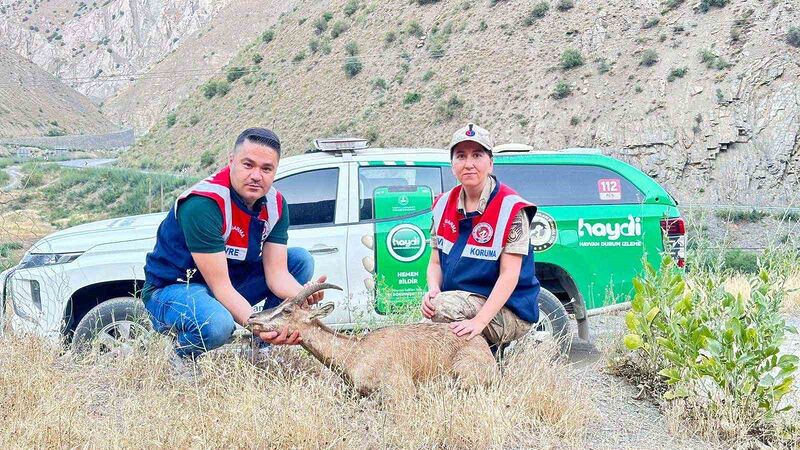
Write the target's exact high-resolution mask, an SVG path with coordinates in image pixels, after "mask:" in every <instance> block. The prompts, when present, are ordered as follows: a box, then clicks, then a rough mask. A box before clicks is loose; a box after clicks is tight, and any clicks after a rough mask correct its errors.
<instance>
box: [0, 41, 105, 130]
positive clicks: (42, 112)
mask: <svg viewBox="0 0 800 450" xmlns="http://www.w3.org/2000/svg"><path fill="white" fill-rule="evenodd" d="M115 130H116V127H115V126H114V125H113V124H112V123H111V122H110V121H109V120H108V119H106V118H105V117H104V116H103V115H102V114H101V113H100V111H99V110H98V109H97V107H96V106H95V105H94V104H92V102H91V101H89V99H88V98H86V97H85V96H83V95H82V94H80V93H78V92H75V91H74V90H73V89H71V88H69V87H68V86H66V85H65V84H63V83H62V82H60V81H59V80H57V79H56V78H55V77H53V76H52V75H50V74H49V73H47V72H45V71H44V70H42V69H41V68H39V67H38V66H36V65H35V64H33V63H31V62H30V61H27V60H25V59H23V58H21V57H19V56H18V55H16V54H14V53H11V52H9V51H8V50H6V49H5V48H0V138H3V137H18V136H59V135H64V134H101V133H106V132H109V131H115Z"/></svg>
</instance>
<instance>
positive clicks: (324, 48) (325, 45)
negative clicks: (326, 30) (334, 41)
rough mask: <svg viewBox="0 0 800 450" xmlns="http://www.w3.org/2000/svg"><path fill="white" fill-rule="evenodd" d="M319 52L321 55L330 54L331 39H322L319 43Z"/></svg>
mask: <svg viewBox="0 0 800 450" xmlns="http://www.w3.org/2000/svg"><path fill="white" fill-rule="evenodd" d="M319 52H320V53H322V54H323V55H330V54H331V41H330V40H329V39H328V38H325V39H323V40H322V41H320V43H319Z"/></svg>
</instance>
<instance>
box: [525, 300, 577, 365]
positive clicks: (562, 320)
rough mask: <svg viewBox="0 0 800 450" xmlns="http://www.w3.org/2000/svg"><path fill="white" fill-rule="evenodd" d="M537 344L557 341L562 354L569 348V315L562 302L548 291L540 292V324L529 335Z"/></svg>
mask: <svg viewBox="0 0 800 450" xmlns="http://www.w3.org/2000/svg"><path fill="white" fill-rule="evenodd" d="M529 336H530V337H531V338H533V339H534V340H535V341H537V342H543V341H546V340H555V341H556V342H557V343H558V345H559V347H561V350H562V352H563V351H566V349H567V347H568V346H569V344H570V342H568V341H569V315H568V314H567V310H566V309H564V305H562V304H561V301H560V300H559V299H558V297H556V296H555V295H553V293H552V292H550V291H548V290H547V289H541V290H540V291H539V322H538V323H537V324H536V325H534V327H533V329H531V332H530V334H529Z"/></svg>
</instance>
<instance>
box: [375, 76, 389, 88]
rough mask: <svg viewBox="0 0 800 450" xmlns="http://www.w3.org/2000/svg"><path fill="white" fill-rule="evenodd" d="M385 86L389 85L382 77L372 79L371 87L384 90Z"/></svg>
mask: <svg viewBox="0 0 800 450" xmlns="http://www.w3.org/2000/svg"><path fill="white" fill-rule="evenodd" d="M387 87H389V84H388V83H387V82H386V80H384V79H383V78H375V79H374V80H372V89H378V90H381V91H383V90H386V88H387Z"/></svg>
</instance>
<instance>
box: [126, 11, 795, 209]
mask: <svg viewBox="0 0 800 450" xmlns="http://www.w3.org/2000/svg"><path fill="white" fill-rule="evenodd" d="M420 3H423V4H420ZM267 9H269V8H267ZM794 25H800V7H798V6H797V4H796V3H795V2H792V1H772V2H751V1H741V0H739V1H722V0H714V1H711V0H702V1H700V2H699V3H688V2H683V1H680V0H668V1H666V2H662V1H652V0H651V1H645V2H641V1H631V0H612V1H595V0H577V1H575V2H572V1H570V0H551V1H549V2H548V1H543V2H541V3H539V2H534V3H531V2H521V1H513V0H505V1H503V0H495V1H488V2H487V1H477V0H462V1H439V2H436V1H419V2H410V3H408V2H377V1H373V2H366V1H363V0H347V1H345V0H339V1H331V2H324V3H323V2H315V1H299V2H297V6H296V7H295V8H294V9H293V10H292V11H291V12H290V13H288V14H286V15H284V16H283V17H281V19H280V21H279V23H278V24H277V25H276V26H275V27H274V28H271V29H269V30H267V33H266V35H265V38H264V39H261V40H259V41H257V42H255V43H254V45H252V46H251V47H250V48H247V49H246V50H244V51H243V52H241V53H240V54H239V55H238V57H237V58H236V59H235V60H234V62H233V63H232V64H231V65H230V67H228V69H226V71H223V72H221V73H220V74H219V75H218V76H216V77H214V79H212V80H211V81H209V82H208V83H206V84H205V85H204V86H202V87H201V88H200V89H198V90H197V91H196V92H195V93H194V94H193V95H192V96H191V97H190V98H188V99H187V100H185V101H184V102H183V103H182V104H181V105H179V106H178V107H177V108H175V110H174V111H172V112H171V113H169V114H168V115H166V116H165V117H164V118H162V120H161V121H160V123H159V124H158V126H157V127H155V128H154V129H153V130H152V132H151V133H150V134H148V135H147V136H146V137H145V138H144V139H142V140H141V142H140V143H139V145H138V147H137V148H136V149H135V150H134V151H133V152H132V153H131V154H130V155H129V157H128V161H129V162H130V163H131V164H134V165H143V166H151V165H155V166H158V165H161V166H167V167H171V166H172V167H175V166H182V165H185V164H189V165H195V168H196V169H197V170H199V171H201V170H203V169H202V168H200V167H199V163H198V162H199V161H200V159H201V155H203V154H204V153H205V157H204V158H203V160H204V161H205V162H206V163H208V162H209V161H212V160H213V158H214V157H220V156H221V155H222V153H223V152H224V150H225V149H227V147H228V146H229V145H230V142H231V140H232V139H233V138H234V137H235V135H236V134H237V133H238V131H239V130H241V129H243V128H244V127H246V126H250V125H267V126H272V127H274V128H275V129H276V130H277V131H278V133H280V135H281V136H282V138H283V139H284V140H285V142H286V144H287V145H286V147H287V148H289V149H291V150H290V151H291V152H295V153H297V152H301V151H303V150H305V149H306V148H307V147H308V146H309V142H310V140H311V139H312V138H314V137H318V136H325V135H333V134H359V135H363V136H367V137H369V138H370V139H371V140H372V141H373V142H375V143H377V144H379V145H391V146H406V145H410V146H437V145H443V144H445V143H446V141H447V137H448V136H449V133H450V132H451V131H452V130H453V129H454V128H455V127H457V126H458V125H460V124H462V123H464V122H466V121H467V120H473V121H475V122H477V123H479V124H481V125H483V126H485V127H488V128H490V129H492V130H494V132H495V133H496V134H497V135H498V138H499V141H500V142H508V141H516V142H525V143H530V144H532V145H534V146H535V147H536V148H539V149H557V148H563V147H571V146H584V147H600V148H603V149H604V150H606V151H607V152H608V153H610V154H612V155H615V156H617V157H621V158H623V159H625V160H628V161H630V162H631V163H633V164H634V165H636V166H639V167H641V168H643V169H644V170H645V171H646V172H647V173H649V174H651V175H652V176H654V177H656V178H657V179H658V180H660V181H661V182H663V183H664V184H666V185H667V186H668V187H669V188H670V189H672V190H673V191H674V192H675V193H676V194H677V195H678V196H679V197H681V198H685V199H691V200H692V201H702V200H726V201H734V200H735V201H741V202H746V203H755V202H756V201H761V200H762V199H770V200H775V201H786V200H787V197H790V198H794V197H796V194H795V192H796V190H797V187H798V177H800V138H799V137H798V136H800V81H798V80H800V65H799V63H798V61H800V49H798V48H796V47H794V46H793V45H792V44H790V42H793V43H796V41H795V40H794V39H792V38H790V37H789V30H790V29H791V27H792V26H794ZM792 36H794V35H793V34H792ZM164 148H169V149H170V151H169V152H167V153H166V154H165V152H164ZM734 197H736V198H734Z"/></svg>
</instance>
